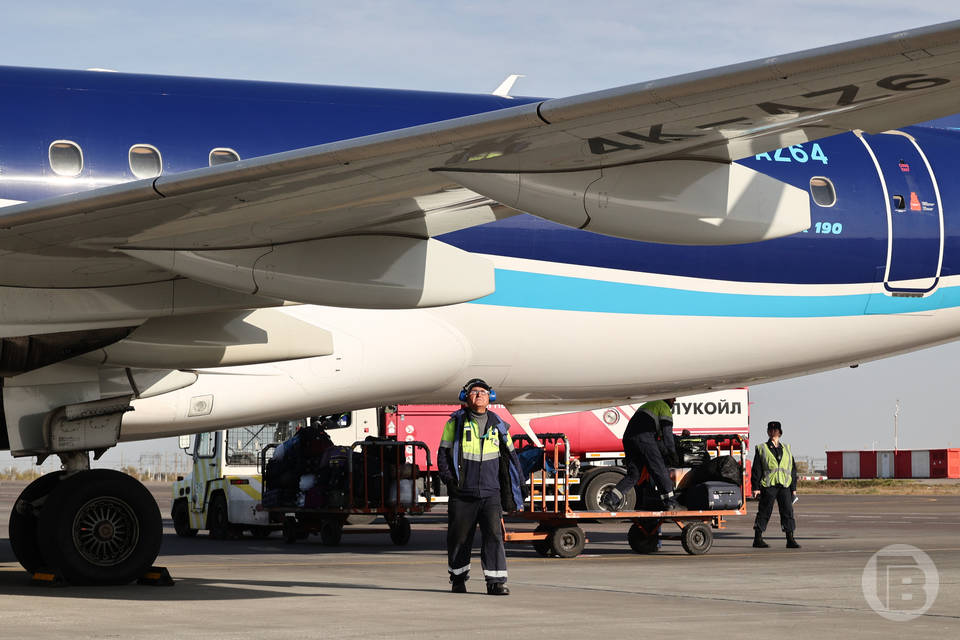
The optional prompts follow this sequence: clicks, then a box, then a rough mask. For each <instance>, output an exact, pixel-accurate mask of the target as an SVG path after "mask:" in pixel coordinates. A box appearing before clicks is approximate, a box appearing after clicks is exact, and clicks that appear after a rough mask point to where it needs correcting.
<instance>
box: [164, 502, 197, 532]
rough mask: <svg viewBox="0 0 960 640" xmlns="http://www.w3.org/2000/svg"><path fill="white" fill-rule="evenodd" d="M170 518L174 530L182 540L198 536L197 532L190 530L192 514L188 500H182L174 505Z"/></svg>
mask: <svg viewBox="0 0 960 640" xmlns="http://www.w3.org/2000/svg"><path fill="white" fill-rule="evenodd" d="M170 518H171V519H172V520H173V530H174V531H176V532H177V535H178V536H180V537H181V538H192V537H194V536H196V535H197V530H196V529H191V528H190V512H189V511H188V507H187V501H186V500H183V499H180V500H177V501H176V502H174V503H173V508H171V509H170Z"/></svg>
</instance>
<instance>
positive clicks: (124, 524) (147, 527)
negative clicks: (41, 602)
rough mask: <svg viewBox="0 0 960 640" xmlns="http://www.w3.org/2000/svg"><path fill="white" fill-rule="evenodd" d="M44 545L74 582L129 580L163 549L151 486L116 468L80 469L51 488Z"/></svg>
mask: <svg viewBox="0 0 960 640" xmlns="http://www.w3.org/2000/svg"><path fill="white" fill-rule="evenodd" d="M39 531H40V547H41V548H42V549H43V554H44V559H45V560H47V562H48V564H49V565H52V566H51V567H50V568H52V569H55V570H57V571H59V572H60V574H61V575H62V576H63V577H64V579H66V581H67V582H69V583H71V584H95V585H105V584H127V583H129V582H131V581H132V580H134V579H136V578H138V577H140V576H142V575H143V574H144V572H146V570H147V569H149V568H150V566H151V565H152V564H153V562H154V560H156V558H157V553H158V552H159V551H160V540H161V538H162V534H163V524H162V520H161V518H160V509H158V508H157V503H156V501H155V500H154V499H153V496H152V495H150V492H149V491H147V489H146V487H144V486H143V485H142V484H140V483H139V482H137V481H136V480H134V479H133V478H131V477H130V476H128V475H126V474H123V473H120V472H119V471H113V470H111V469H92V470H86V471H80V472H79V473H76V474H73V475H71V476H69V477H67V478H64V479H63V481H62V482H60V484H59V485H57V487H56V488H55V489H54V490H53V491H52V492H51V493H50V495H49V496H48V497H47V502H46V504H45V505H44V508H43V511H42V512H41V514H40V527H39Z"/></svg>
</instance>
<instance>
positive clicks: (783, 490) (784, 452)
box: [750, 421, 800, 549]
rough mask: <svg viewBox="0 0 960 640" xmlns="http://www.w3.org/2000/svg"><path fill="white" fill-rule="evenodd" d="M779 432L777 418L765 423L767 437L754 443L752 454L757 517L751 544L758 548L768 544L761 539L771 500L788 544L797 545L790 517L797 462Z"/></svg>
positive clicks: (771, 510)
mask: <svg viewBox="0 0 960 640" xmlns="http://www.w3.org/2000/svg"><path fill="white" fill-rule="evenodd" d="M782 435H783V427H781V426H780V423H779V422H777V421H773V422H769V423H767V436H769V438H770V439H769V440H767V441H766V442H764V443H763V444H761V445H757V450H756V453H755V454H754V456H753V470H752V471H751V473H750V488H751V489H752V490H753V497H754V498H756V497H757V496H759V497H760V504H759V506H757V518H756V520H754V522H753V533H754V536H753V546H754V547H757V548H758V549H764V548H766V547H769V546H770V545H768V544H767V543H766V542H764V540H763V532H764V531H766V530H767V522H769V521H770V514H771V513H773V503H774V502H776V503H777V506H778V507H779V509H780V526H781V528H783V531H784V533H786V534H787V548H788V549H799V548H800V545H799V544H797V541H796V540H795V539H794V537H793V532H794V531H795V530H796V528H797V523H796V520H795V519H794V517H793V499H794V496H796V495H797V465H796V464H794V461H793V452H792V451H790V445H788V444H784V443H782V442H780V436H782Z"/></svg>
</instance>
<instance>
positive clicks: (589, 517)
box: [504, 433, 747, 558]
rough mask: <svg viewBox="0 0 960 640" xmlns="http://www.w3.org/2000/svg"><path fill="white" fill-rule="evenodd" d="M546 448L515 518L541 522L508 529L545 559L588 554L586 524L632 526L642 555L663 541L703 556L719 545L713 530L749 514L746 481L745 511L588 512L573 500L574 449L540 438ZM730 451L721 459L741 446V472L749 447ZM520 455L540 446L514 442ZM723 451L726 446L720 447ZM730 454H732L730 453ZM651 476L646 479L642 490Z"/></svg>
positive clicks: (551, 436) (731, 442) (507, 535)
mask: <svg viewBox="0 0 960 640" xmlns="http://www.w3.org/2000/svg"><path fill="white" fill-rule="evenodd" d="M536 435H537V437H538V438H539V439H540V442H541V443H543V464H542V465H541V468H540V469H539V470H538V471H534V472H532V473H531V474H530V477H529V479H528V482H527V484H528V487H529V489H530V497H529V498H528V499H527V500H526V501H525V504H524V509H523V511H520V512H517V513H515V514H513V515H514V516H517V517H520V518H522V519H524V520H532V521H534V522H536V523H537V527H536V529H535V530H534V531H532V532H531V531H507V530H506V528H504V540H505V541H506V542H530V543H531V544H532V545H533V548H534V549H535V550H536V551H537V553H539V554H540V555H542V556H558V557H561V558H573V557H576V556H578V555H579V554H580V552H581V551H583V549H584V547H585V545H586V543H587V542H588V540H587V537H586V534H585V533H584V531H583V529H582V528H581V527H580V522H583V521H607V520H617V521H628V522H630V523H631V526H630V528H629V529H628V530H627V543H628V544H629V545H630V548H631V549H633V551H635V552H637V553H653V552H655V551H657V549H658V548H659V546H660V541H661V540H679V541H680V543H681V544H682V546H683V549H684V551H686V552H687V553H689V554H691V555H702V554H704V553H707V552H708V551H709V550H710V547H711V546H712V545H713V530H714V529H724V528H725V519H726V518H728V517H731V516H742V515H746V513H747V510H746V501H745V500H744V498H745V497H746V491H745V485H744V483H745V481H744V480H743V479H742V478H743V474H742V473H741V474H740V476H741V482H740V485H739V493H740V506H739V507H737V508H736V509H717V510H688V509H683V510H680V511H662V510H631V511H583V510H575V509H573V508H572V507H571V502H572V500H571V499H570V496H571V495H573V494H574V492H575V486H576V483H577V479H576V478H572V477H570V459H569V451H570V446H569V442H568V440H567V438H566V436H565V435H564V434H562V433H543V434H536ZM726 442H727V447H726V448H725V449H723V450H718V451H717V452H716V453H717V454H718V455H724V454H728V455H732V454H733V453H734V452H735V451H736V449H735V448H734V447H735V446H737V448H738V449H739V462H740V467H741V469H742V468H743V462H744V447H743V446H742V443H740V440H739V436H733V437H731V438H728V439H727V440H726ZM514 443H515V446H516V447H517V450H518V452H522V451H523V450H525V449H526V448H528V447H532V446H534V444H533V442H532V441H531V439H530V438H529V437H528V436H517V437H515V438H514ZM717 448H718V449H719V448H720V445H719V444H717ZM728 452H729V453H728ZM646 478H647V475H646V473H645V472H644V474H643V475H642V476H641V478H640V481H639V483H638V486H640V485H642V484H643V483H644V481H645V480H646ZM665 526H667V527H670V528H672V527H674V526H675V527H677V529H679V531H678V532H676V533H674V532H672V531H671V532H669V533H667V532H665V531H664V528H665Z"/></svg>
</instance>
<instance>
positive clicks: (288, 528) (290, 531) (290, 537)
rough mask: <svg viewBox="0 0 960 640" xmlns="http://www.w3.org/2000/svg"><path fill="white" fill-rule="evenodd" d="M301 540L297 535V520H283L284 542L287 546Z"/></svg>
mask: <svg viewBox="0 0 960 640" xmlns="http://www.w3.org/2000/svg"><path fill="white" fill-rule="evenodd" d="M299 539H300V536H299V535H298V533H297V519H296V518H293V517H291V516H287V517H286V518H284V519H283V541H284V542H286V543H287V544H293V543H294V542H296V541H297V540H299Z"/></svg>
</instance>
